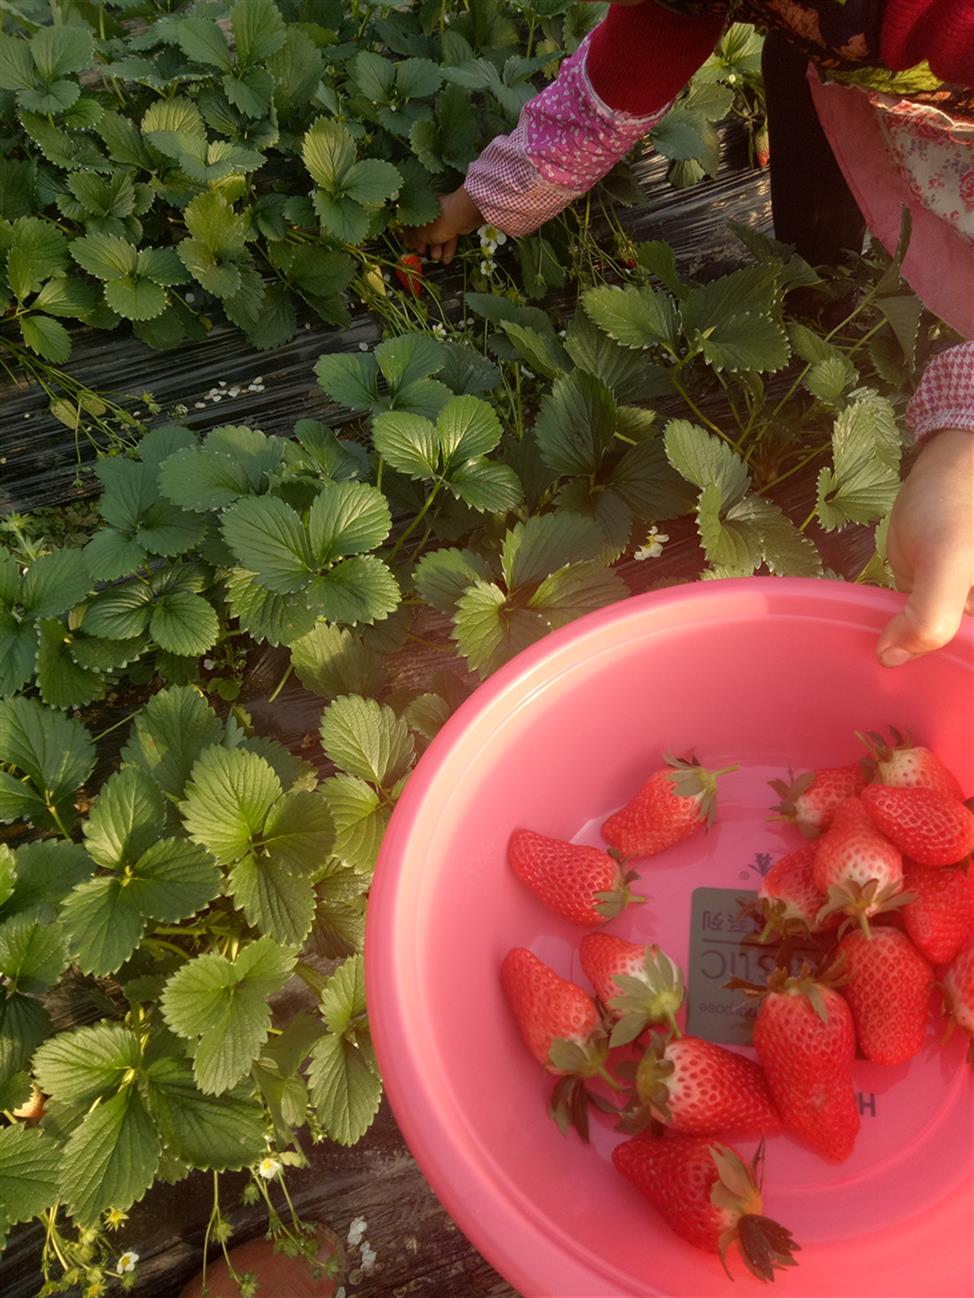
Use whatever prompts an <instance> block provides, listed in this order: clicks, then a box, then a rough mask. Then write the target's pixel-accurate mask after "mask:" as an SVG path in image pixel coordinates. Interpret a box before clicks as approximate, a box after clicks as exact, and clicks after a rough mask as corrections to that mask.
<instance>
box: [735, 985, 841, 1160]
mask: <svg viewBox="0 0 974 1298" xmlns="http://www.w3.org/2000/svg"><path fill="white" fill-rule="evenodd" d="M830 981H831V982H834V981H835V975H834V973H831V974H824V975H821V976H820V977H813V976H812V974H811V971H810V970H809V968H808V966H807V965H805V966H803V967H802V971H801V973H800V974H798V975H796V976H792V975H790V974H789V973H788V971H787V970H786V969H780V968H779V969H776V970H775V971H774V973H773V974H772V975H771V977H770V978H769V979H768V984H767V987H756V986H755V985H754V984H751V983H742V982H741V981H740V980H739V979H732V980H731V982H730V983H728V984H727V985H728V986H730V987H739V988H741V989H742V990H743V991H745V992H746V993H747V994H748V995H751V996H761V997H762V1001H761V1006H760V1009H759V1010H758V1015H757V1019H756V1020H755V1024H754V1038H753V1041H754V1048H755V1050H756V1051H757V1052H758V1061H759V1062H760V1064H761V1067H762V1068H763V1069H764V1076H765V1080H766V1081H767V1084H768V1091H769V1092H770V1095H771V1099H772V1100H773V1102H774V1106H775V1108H776V1109H777V1110H778V1112H779V1113H780V1114H781V1117H782V1120H783V1121H784V1124H785V1126H786V1127H787V1128H788V1129H789V1130H790V1131H793V1132H794V1133H795V1134H796V1135H798V1136H801V1137H802V1139H804V1140H805V1141H806V1142H807V1143H808V1144H809V1145H811V1146H812V1147H813V1148H814V1149H817V1150H818V1151H819V1152H820V1153H822V1154H824V1155H825V1157H826V1158H831V1159H834V1160H835V1161H836V1162H842V1161H843V1160H844V1159H846V1158H848V1157H849V1155H850V1154H851V1153H852V1148H853V1146H854V1145H855V1143H856V1136H857V1134H858V1132H859V1102H858V1100H857V1099H856V1091H855V1087H854V1085H853V1080H852V1067H853V1061H854V1059H855V1054H856V1039H855V1032H854V1030H853V1025H852V1015H851V1013H850V1011H849V1006H848V1005H847V1004H846V1003H845V1001H844V1000H843V999H842V997H841V996H840V995H839V993H838V992H837V991H836V990H835V989H834V986H830V985H829V982H830Z"/></svg>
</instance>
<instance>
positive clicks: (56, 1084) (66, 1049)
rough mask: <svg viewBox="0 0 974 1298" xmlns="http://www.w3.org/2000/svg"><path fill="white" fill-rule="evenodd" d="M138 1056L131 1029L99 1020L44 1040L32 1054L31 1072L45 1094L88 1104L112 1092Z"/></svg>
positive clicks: (139, 1060) (119, 1084)
mask: <svg viewBox="0 0 974 1298" xmlns="http://www.w3.org/2000/svg"><path fill="white" fill-rule="evenodd" d="M141 1060H142V1050H141V1047H140V1046H139V1040H138V1037H136V1035H135V1033H134V1032H131V1031H130V1030H129V1029H128V1028H126V1027H122V1025H121V1024H119V1023H99V1024H97V1025H96V1026H95V1027H84V1028H74V1029H73V1030H72V1031H70V1032H59V1033H58V1035H57V1036H56V1037H52V1038H51V1040H50V1041H46V1042H45V1043H44V1045H42V1046H41V1048H40V1049H39V1050H38V1052H37V1054H36V1055H35V1056H34V1075H35V1076H36V1078H37V1082H38V1085H39V1086H40V1087H41V1089H42V1090H43V1091H44V1093H45V1095H49V1096H51V1097H52V1098H53V1099H55V1100H59V1101H61V1102H62V1103H64V1104H81V1105H85V1106H86V1107H87V1106H88V1105H90V1104H91V1102H92V1100H96V1099H99V1098H103V1097H105V1096H109V1095H114V1094H115V1093H116V1092H117V1091H118V1090H119V1089H120V1088H121V1087H122V1085H123V1082H124V1081H125V1078H126V1077H127V1075H128V1074H129V1073H130V1072H131V1071H132V1070H133V1069H136V1068H138V1067H139V1064H140V1062H141Z"/></svg>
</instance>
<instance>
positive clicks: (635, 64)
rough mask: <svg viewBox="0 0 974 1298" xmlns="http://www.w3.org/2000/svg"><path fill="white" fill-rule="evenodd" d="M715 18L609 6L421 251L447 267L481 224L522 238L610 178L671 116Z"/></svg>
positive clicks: (648, 6) (471, 177) (494, 147)
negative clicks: (459, 243) (462, 238)
mask: <svg viewBox="0 0 974 1298" xmlns="http://www.w3.org/2000/svg"><path fill="white" fill-rule="evenodd" d="M721 26H722V19H721V18H719V17H718V18H713V17H706V18H695V17H686V16H683V15H680V14H675V13H673V12H671V11H670V10H668V9H664V8H662V7H661V6H660V5H657V4H655V3H654V2H653V0H647V3H644V4H640V5H637V6H635V7H632V8H628V7H623V6H613V7H612V8H611V9H610V10H609V14H608V17H607V18H606V19H605V21H604V22H602V23H601V24H600V25H599V26H598V27H597V28H596V29H595V31H594V32H593V33H592V34H591V35H590V36H588V37H587V38H586V39H585V41H583V42H582V45H581V46H580V47H579V49H578V50H577V51H576V52H575V54H573V55H572V57H571V58H570V59H566V61H565V62H564V63H563V64H562V67H561V70H560V71H559V74H558V77H557V79H556V80H555V81H553V82H552V83H551V85H549V86H547V87H546V88H545V89H544V90H543V91H542V92H541V93H540V94H539V95H536V96H535V98H534V99H532V100H531V101H530V102H529V103H527V104H526V105H525V106H524V108H523V109H522V111H521V117H520V120H519V121H518V124H517V126H516V128H515V129H514V130H513V131H512V132H511V134H510V135H501V136H499V137H498V138H497V139H495V140H493V141H492V142H491V143H490V144H489V145H488V146H487V148H486V149H485V150H484V151H483V153H482V154H481V155H480V157H479V158H478V159H477V160H476V161H475V162H473V163H472V164H471V166H470V169H469V171H468V173H467V179H466V182H465V184H464V186H463V187H462V189H459V190H457V191H456V192H455V193H453V194H450V195H447V196H446V197H445V198H444V199H443V200H441V203H442V207H443V211H442V212H441V215H440V218H439V219H438V220H437V221H434V222H432V223H431V224H430V225H428V226H423V227H422V228H420V229H419V230H416V231H414V232H413V233H412V235H411V237H410V239H409V240H408V241H409V242H410V243H411V245H412V246H413V247H415V248H416V249H417V251H421V252H423V251H426V250H427V249H429V252H430V254H431V256H433V258H434V260H440V259H442V260H443V261H449V260H450V259H451V257H452V255H453V252H454V251H455V249H456V238H457V236H458V235H460V234H467V233H469V232H470V230H472V229H476V227H477V225H479V224H481V223H482V222H487V223H489V224H490V225H495V226H497V228H498V229H500V230H503V231H504V232H505V233H506V234H511V235H525V234H530V233H531V231H532V230H536V229H537V228H538V227H539V226H540V225H543V224H544V223H545V221H548V220H550V219H551V218H552V217H553V216H557V214H558V213H559V212H561V211H562V210H563V209H564V208H566V207H567V206H568V205H569V203H571V202H573V201H574V200H575V199H576V198H578V197H579V196H580V195H582V194H584V193H586V192H587V191H588V190H589V189H591V188H592V186H593V185H595V184H596V182H597V181H599V180H601V179H602V177H603V176H605V175H607V174H608V172H609V171H611V170H612V168H613V167H614V166H615V164H616V163H617V162H618V161H619V160H620V159H621V158H624V157H625V155H626V154H627V153H628V152H629V150H630V149H631V148H632V147H633V145H634V144H636V143H637V142H638V141H639V140H641V139H642V138H643V137H644V136H645V135H647V134H648V133H649V131H650V129H651V128H652V127H653V126H654V125H655V124H656V122H658V121H659V119H660V118H661V117H662V116H663V115H664V113H666V112H667V110H668V109H669V107H670V105H671V104H672V102H673V99H674V98H675V97H676V95H677V94H678V93H679V92H680V90H682V88H683V87H684V85H686V83H687V81H688V80H689V79H690V77H691V76H692V75H693V73H694V72H695V71H696V70H697V68H698V67H699V66H700V65H701V63H703V62H704V61H705V60H706V59H707V57H708V55H709V54H710V53H711V51H712V50H713V47H714V45H715V43H716V41H717V38H718V37H719V35H720V31H721Z"/></svg>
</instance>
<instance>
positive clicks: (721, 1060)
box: [619, 1037, 781, 1136]
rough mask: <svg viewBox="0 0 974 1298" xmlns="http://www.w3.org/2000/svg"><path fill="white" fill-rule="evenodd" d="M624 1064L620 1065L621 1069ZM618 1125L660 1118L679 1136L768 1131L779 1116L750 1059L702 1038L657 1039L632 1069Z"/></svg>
mask: <svg viewBox="0 0 974 1298" xmlns="http://www.w3.org/2000/svg"><path fill="white" fill-rule="evenodd" d="M625 1068H626V1066H625V1065H619V1071H620V1073H622V1072H623V1070H624V1069H625ZM626 1071H628V1072H631V1073H632V1084H633V1088H632V1095H631V1097H630V1100H629V1103H628V1104H627V1105H626V1107H625V1109H624V1110H623V1116H622V1119H621V1121H620V1122H619V1130H620V1131H625V1132H628V1133H630V1134H632V1133H635V1132H639V1131H645V1129H646V1128H647V1127H648V1126H649V1125H650V1124H651V1123H652V1122H659V1123H663V1124H664V1125H665V1126H667V1127H669V1129H670V1131H676V1132H680V1133H681V1134H683V1135H688V1136H689V1135H693V1136H717V1135H724V1134H728V1133H732V1132H733V1133H735V1134H736V1135H739V1136H770V1135H775V1134H776V1133H777V1132H778V1131H780V1130H781V1118H780V1117H779V1116H778V1113H777V1111H776V1110H775V1107H774V1104H773V1103H772V1101H771V1096H770V1095H769V1094H768V1087H767V1083H766V1082H765V1080H764V1073H763V1072H762V1071H761V1068H760V1067H759V1065H758V1064H756V1063H754V1061H753V1060H751V1059H747V1058H745V1056H744V1055H739V1054H737V1053H735V1051H733V1050H727V1049H725V1048H724V1047H723V1046H718V1045H715V1044H714V1043H713V1042H711V1041H704V1040H703V1039H702V1038H701V1037H681V1038H679V1040H669V1039H668V1040H656V1041H654V1043H653V1045H652V1046H651V1047H650V1048H649V1049H648V1050H647V1051H646V1053H645V1054H644V1055H643V1057H642V1059H641V1060H640V1061H639V1063H638V1064H635V1065H634V1067H633V1068H632V1069H626Z"/></svg>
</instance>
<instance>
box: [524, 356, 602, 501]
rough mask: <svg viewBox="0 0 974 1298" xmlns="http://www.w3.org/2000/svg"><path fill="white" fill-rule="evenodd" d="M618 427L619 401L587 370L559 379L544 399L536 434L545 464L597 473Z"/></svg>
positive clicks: (571, 473) (569, 472)
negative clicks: (587, 372)
mask: <svg viewBox="0 0 974 1298" xmlns="http://www.w3.org/2000/svg"><path fill="white" fill-rule="evenodd" d="M615 430H616V403H615V400H614V398H613V396H612V393H611V392H610V391H609V389H608V388H607V387H606V386H605V384H604V383H603V382H602V381H601V380H600V379H598V378H594V377H593V376H592V375H591V374H586V373H585V372H584V371H583V370H576V371H575V372H574V373H572V374H570V375H568V376H567V377H564V378H560V379H558V380H556V382H555V384H554V386H553V388H552V390H551V392H550V393H549V394H548V395H546V396H545V397H543V398H542V401H541V409H540V411H539V412H538V418H537V420H536V422H535V425H534V436H535V439H536V441H537V444H538V450H539V451H540V453H541V458H542V460H544V462H545V464H547V466H548V467H549V468H550V469H552V470H553V471H554V472H555V473H559V474H565V475H566V476H570V477H579V476H583V475H584V476H587V475H589V474H593V473H595V472H596V471H597V470H598V468H599V465H600V464H601V463H602V458H603V456H604V455H605V453H606V451H607V450H608V449H609V448H610V447H611V446H612V443H613V439H614V435H615Z"/></svg>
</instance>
